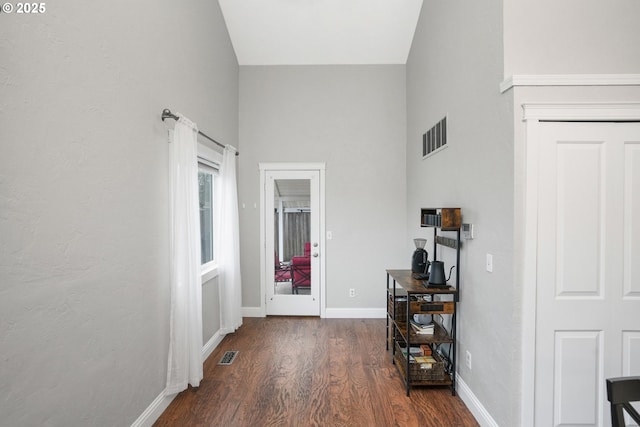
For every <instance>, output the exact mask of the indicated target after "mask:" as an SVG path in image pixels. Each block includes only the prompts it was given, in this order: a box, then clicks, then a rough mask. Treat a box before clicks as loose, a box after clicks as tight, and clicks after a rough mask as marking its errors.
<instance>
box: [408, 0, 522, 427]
mask: <svg viewBox="0 0 640 427" xmlns="http://www.w3.org/2000/svg"><path fill="white" fill-rule="evenodd" d="M501 28H502V1H499V0H493V1H489V2H482V3H477V4H476V3H473V2H465V3H464V4H462V3H457V2H425V3H424V4H423V6H422V11H421V15H420V19H419V21H418V28H417V30H416V34H415V37H414V40H413V45H412V48H411V53H410V55H409V60H408V62H407V117H408V119H407V129H408V131H407V224H408V226H407V228H408V233H409V235H410V237H425V238H427V240H428V243H427V250H428V251H429V253H430V256H432V254H431V252H432V249H433V232H432V231H431V230H430V229H421V228H420V227H419V212H420V208H421V207H460V208H462V215H463V220H464V222H468V223H472V224H474V226H475V239H474V240H469V241H465V242H464V243H463V247H462V254H461V265H460V269H461V271H460V280H461V295H460V304H459V317H458V328H459V329H458V332H459V335H458V344H459V346H458V372H459V373H460V375H461V377H462V379H463V380H464V382H465V383H466V384H467V385H468V386H469V387H470V388H471V390H472V392H473V393H474V394H475V396H476V397H477V398H478V399H479V400H480V402H481V403H482V404H483V405H484V407H485V408H486V409H487V410H488V411H489V413H490V414H491V416H492V417H493V418H494V419H495V421H497V422H498V424H499V425H502V426H512V425H517V422H516V421H517V414H518V413H517V409H518V404H519V403H518V402H519V396H518V395H517V393H516V392H515V391H516V390H518V388H519V383H518V378H519V364H518V363H517V361H516V360H514V359H516V358H517V356H518V353H517V347H518V346H517V344H518V339H519V332H520V331H519V315H518V314H517V308H515V307H514V304H513V302H514V300H515V299H516V295H517V294H518V293H519V289H517V287H516V286H515V284H514V281H513V274H514V272H513V267H512V264H513V253H512V251H513V201H514V194H513V193H514V192H513V185H514V184H513V155H514V152H513V142H512V141H513V124H512V121H511V118H512V113H511V102H510V97H508V96H504V95H501V94H500V93H499V90H498V86H499V83H500V82H501V81H502V73H503V62H502V58H503V48H502V31H501ZM445 115H446V116H447V121H448V133H449V135H448V145H449V148H447V149H445V150H443V151H442V152H439V153H437V154H435V155H433V156H432V157H429V158H427V159H425V160H423V159H422V154H421V147H422V134H423V133H424V132H426V131H427V130H428V129H429V128H430V127H431V126H433V125H434V124H435V123H436V122H437V121H439V120H440V119H441V118H442V117H444V116H445ZM409 249H410V247H409V246H407V248H406V249H405V252H406V251H408V250H409ZM440 252H441V253H442V255H444V257H445V263H446V265H447V266H450V265H453V264H454V263H455V257H454V255H455V253H454V251H451V250H447V249H446V248H444V249H442V250H441V251H440ZM486 253H491V254H492V255H493V263H494V270H493V273H488V272H486V271H485V254H486ZM466 351H469V352H471V355H472V361H473V364H472V370H469V369H468V368H467V367H466V366H465V364H464V360H465V357H464V356H465V352H466Z"/></svg>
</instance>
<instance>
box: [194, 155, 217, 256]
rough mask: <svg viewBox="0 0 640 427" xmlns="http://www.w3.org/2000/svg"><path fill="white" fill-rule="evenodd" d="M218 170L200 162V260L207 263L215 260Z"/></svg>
mask: <svg viewBox="0 0 640 427" xmlns="http://www.w3.org/2000/svg"><path fill="white" fill-rule="evenodd" d="M216 174H217V170H216V169H214V168H213V167H211V166H209V165H207V164H205V163H202V162H200V163H198V187H199V196H200V254H201V255H200V260H201V264H202V265H205V264H208V263H210V262H212V261H213V260H214V255H215V254H214V251H213V242H214V238H215V236H214V234H213V204H214V200H215V199H214V188H215V185H214V184H215V176H216Z"/></svg>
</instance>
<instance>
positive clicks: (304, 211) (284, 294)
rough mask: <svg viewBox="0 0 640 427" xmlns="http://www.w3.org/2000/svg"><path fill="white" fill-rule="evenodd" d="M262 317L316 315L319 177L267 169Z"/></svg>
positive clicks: (314, 173)
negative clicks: (263, 310)
mask: <svg viewBox="0 0 640 427" xmlns="http://www.w3.org/2000/svg"><path fill="white" fill-rule="evenodd" d="M264 191H265V194H264V209H265V215H264V218H265V220H264V227H263V230H264V232H265V253H266V255H265V267H266V268H265V278H266V280H265V284H266V314H267V315H304V316H318V315H320V255H321V253H320V251H321V247H320V215H319V207H320V172H319V171H318V170H267V171H265V186H264Z"/></svg>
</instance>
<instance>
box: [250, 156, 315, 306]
mask: <svg viewBox="0 0 640 427" xmlns="http://www.w3.org/2000/svg"><path fill="white" fill-rule="evenodd" d="M258 168H259V170H260V316H261V317H266V315H267V306H266V295H267V276H266V270H267V268H266V267H267V265H266V262H267V254H266V250H265V248H266V236H265V234H264V232H263V231H264V230H266V223H265V221H266V215H265V206H266V205H265V203H266V201H265V198H264V196H265V195H264V188H265V185H266V172H267V171H269V170H285V171H299V170H317V171H319V172H320V207H319V210H320V237H319V239H320V247H321V248H323V254H322V256H321V257H320V317H321V318H324V317H326V311H327V303H326V301H327V290H326V286H325V285H326V274H325V272H326V257H325V256H324V248H326V235H327V233H326V226H325V219H326V216H325V200H324V199H325V169H326V165H325V163H321V162H317V163H262V162H261V163H258ZM269 260H270V262H273V255H271V258H269Z"/></svg>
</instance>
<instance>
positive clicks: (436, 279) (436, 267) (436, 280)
mask: <svg viewBox="0 0 640 427" xmlns="http://www.w3.org/2000/svg"><path fill="white" fill-rule="evenodd" d="M454 268H456V266H455V265H454V266H453V267H451V269H450V270H449V277H447V278H446V279H445V278H444V262H442V261H431V266H430V269H429V270H430V271H429V286H439V287H446V286H447V282H448V281H449V279H451V272H452V271H453V269H454Z"/></svg>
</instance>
